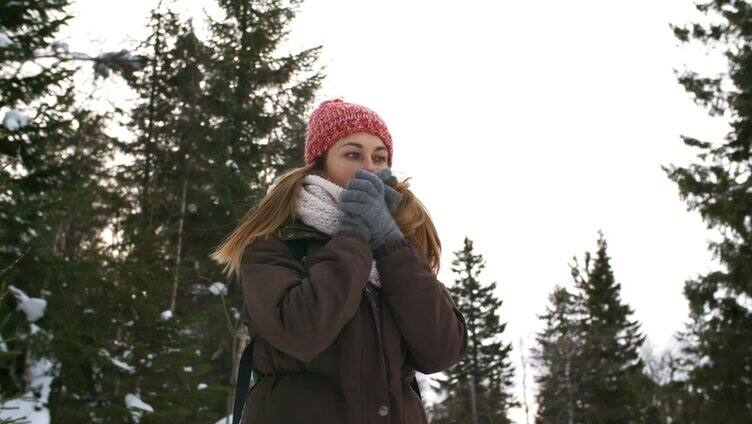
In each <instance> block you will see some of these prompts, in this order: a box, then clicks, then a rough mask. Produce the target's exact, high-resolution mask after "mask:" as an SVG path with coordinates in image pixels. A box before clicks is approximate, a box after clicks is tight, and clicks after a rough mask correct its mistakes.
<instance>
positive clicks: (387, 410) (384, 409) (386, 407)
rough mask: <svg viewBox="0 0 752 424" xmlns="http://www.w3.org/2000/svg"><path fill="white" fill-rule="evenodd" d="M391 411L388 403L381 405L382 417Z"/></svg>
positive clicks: (380, 412) (380, 413)
mask: <svg viewBox="0 0 752 424" xmlns="http://www.w3.org/2000/svg"><path fill="white" fill-rule="evenodd" d="M388 413H389V407H388V406H386V405H381V406H379V415H381V416H382V417H384V416H386V414H388Z"/></svg>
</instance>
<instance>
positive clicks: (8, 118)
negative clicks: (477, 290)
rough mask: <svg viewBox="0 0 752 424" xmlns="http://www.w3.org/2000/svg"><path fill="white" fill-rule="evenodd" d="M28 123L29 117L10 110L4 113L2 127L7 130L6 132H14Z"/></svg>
mask: <svg viewBox="0 0 752 424" xmlns="http://www.w3.org/2000/svg"><path fill="white" fill-rule="evenodd" d="M28 123H29V116H28V115H26V114H25V113H23V112H21V111H19V110H16V109H11V110H9V111H7V112H5V117H4V118H3V126H4V127H5V128H7V129H8V131H16V130H18V129H21V128H23V127H25V126H26V124H28Z"/></svg>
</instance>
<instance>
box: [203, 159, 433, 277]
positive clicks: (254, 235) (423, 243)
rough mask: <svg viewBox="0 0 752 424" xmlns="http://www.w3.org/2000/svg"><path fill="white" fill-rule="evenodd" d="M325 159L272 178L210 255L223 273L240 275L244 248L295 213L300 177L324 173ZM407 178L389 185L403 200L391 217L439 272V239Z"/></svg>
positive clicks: (266, 234) (269, 233) (267, 234)
mask: <svg viewBox="0 0 752 424" xmlns="http://www.w3.org/2000/svg"><path fill="white" fill-rule="evenodd" d="M325 158H326V155H321V156H319V157H318V158H317V160H316V161H315V162H312V163H310V164H308V165H305V166H302V167H299V168H293V169H290V170H288V171H286V172H284V173H283V174H282V175H280V176H279V178H277V179H276V180H275V182H274V184H273V185H272V186H271V188H270V190H269V192H268V193H267V194H266V195H265V196H264V197H263V198H262V199H261V200H260V201H259V203H258V205H256V207H254V208H252V209H251V210H249V211H248V212H247V213H246V215H245V216H244V217H243V218H241V220H240V222H239V223H238V225H237V227H236V228H235V230H234V231H233V232H232V233H230V234H229V235H228V236H227V237H226V238H225V239H224V240H223V241H222V243H221V244H220V245H219V247H217V249H216V250H215V251H214V252H212V253H211V254H210V255H209V257H210V258H211V259H213V260H214V261H216V262H218V263H219V264H223V265H225V267H224V269H223V271H222V272H224V273H225V274H227V276H228V277H232V276H233V275H235V276H236V277H237V278H240V261H241V260H242V256H243V251H244V250H245V247H246V246H247V245H248V244H250V243H252V242H253V241H255V240H256V239H259V238H262V239H268V238H269V235H271V234H274V233H276V232H277V230H279V227H280V226H281V225H282V224H283V223H284V222H285V220H287V218H289V217H293V216H294V212H295V202H296V200H297V197H298V192H299V190H300V188H301V186H302V180H303V178H305V176H306V175H308V174H318V175H322V176H323V175H324V164H325ZM407 180H409V177H408V178H406V179H405V180H403V181H396V182H395V183H394V184H393V185H392V188H394V189H395V190H397V191H398V192H400V194H402V200H401V201H400V203H399V205H398V206H397V209H396V210H394V211H393V212H392V216H393V217H394V220H395V221H396V222H397V226H398V227H399V228H400V230H401V231H402V234H404V235H405V238H406V239H407V240H409V241H410V242H411V243H412V244H413V245H414V246H415V247H416V248H417V249H418V250H419V251H420V252H421V253H423V255H424V256H425V258H426V259H427V260H428V263H429V264H430V266H431V269H432V271H433V272H434V274H438V272H439V266H440V257H441V242H440V241H439V237H438V234H437V233H436V228H435V227H434V225H433V221H431V217H430V215H429V214H428V211H427V210H426V208H425V207H424V206H423V204H422V203H421V202H420V200H418V198H417V197H415V195H414V194H413V193H412V192H411V191H410V190H409V187H410V184H409V183H408V181H407Z"/></svg>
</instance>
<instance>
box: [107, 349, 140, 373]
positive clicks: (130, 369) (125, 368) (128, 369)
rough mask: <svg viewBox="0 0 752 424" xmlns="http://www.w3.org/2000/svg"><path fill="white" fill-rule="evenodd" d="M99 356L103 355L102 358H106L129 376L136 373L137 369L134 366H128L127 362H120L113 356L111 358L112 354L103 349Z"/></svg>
mask: <svg viewBox="0 0 752 424" xmlns="http://www.w3.org/2000/svg"><path fill="white" fill-rule="evenodd" d="M99 354H100V355H102V356H104V357H105V358H107V359H109V360H110V362H112V363H113V364H115V366H116V367H118V368H120V369H122V370H123V371H125V372H127V373H129V374H133V373H134V372H136V368H135V367H134V366H133V365H129V364H126V363H125V362H123V361H121V360H119V359H117V358H113V357H112V356H110V353H109V352H107V350H105V349H104V348H103V349H99Z"/></svg>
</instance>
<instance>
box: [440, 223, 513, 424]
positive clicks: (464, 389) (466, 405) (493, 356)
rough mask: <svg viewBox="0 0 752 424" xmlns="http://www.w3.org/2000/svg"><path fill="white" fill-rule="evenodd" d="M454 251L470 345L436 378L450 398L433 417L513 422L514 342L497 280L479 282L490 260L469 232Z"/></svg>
mask: <svg viewBox="0 0 752 424" xmlns="http://www.w3.org/2000/svg"><path fill="white" fill-rule="evenodd" d="M454 254H455V259H454V260H453V261H452V265H453V267H452V271H453V272H455V273H456V274H457V275H458V278H457V279H456V280H455V284H454V285H453V286H452V287H450V288H449V291H450V293H451V294H452V298H453V300H454V302H455V304H456V305H457V307H458V308H459V309H460V311H461V312H462V314H463V315H464V316H465V319H466V323H467V329H468V334H469V340H468V350H467V355H466V356H465V357H464V358H463V360H462V361H460V362H459V363H457V364H456V365H454V366H453V367H451V368H449V369H448V370H446V371H444V374H445V375H446V378H437V381H438V382H439V385H440V388H441V390H442V392H444V393H445V394H446V400H445V401H444V402H442V404H439V405H435V407H434V408H432V409H433V410H432V411H431V414H432V420H431V422H432V423H477V424H496V423H510V422H511V421H510V420H509V418H508V416H507V414H508V411H509V409H510V408H511V407H514V406H517V405H518V402H517V401H516V400H515V399H514V398H513V396H512V394H511V388H512V386H513V381H512V380H513V377H514V368H513V366H512V362H511V349H512V346H511V343H504V341H503V340H501V336H502V334H503V333H504V329H505V328H506V323H501V322H500V320H499V315H498V314H499V310H500V308H501V303H502V301H501V300H499V299H498V298H497V297H496V296H495V294H494V291H495V290H496V283H490V284H487V285H481V284H480V282H479V280H478V277H479V274H480V272H481V271H482V270H483V268H485V261H484V259H483V256H482V255H480V254H477V255H476V254H475V253H474V252H473V242H472V241H471V240H469V239H468V238H467V237H465V240H464V246H463V248H462V249H461V250H458V251H456V252H454ZM476 420H477V421H476Z"/></svg>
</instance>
